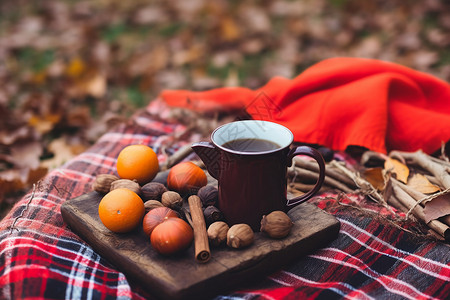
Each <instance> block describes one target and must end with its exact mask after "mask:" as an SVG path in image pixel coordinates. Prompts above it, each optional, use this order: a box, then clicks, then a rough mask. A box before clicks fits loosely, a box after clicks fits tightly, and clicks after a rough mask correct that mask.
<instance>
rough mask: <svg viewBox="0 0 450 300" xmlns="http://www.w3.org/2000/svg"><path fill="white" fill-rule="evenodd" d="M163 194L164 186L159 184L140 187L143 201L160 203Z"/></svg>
mask: <svg viewBox="0 0 450 300" xmlns="http://www.w3.org/2000/svg"><path fill="white" fill-rule="evenodd" d="M164 192H167V188H166V187H165V186H164V184H162V183H159V182H149V183H147V184H144V185H143V186H142V187H141V194H142V199H143V200H144V201H147V200H158V201H161V196H162V194H163V193H164Z"/></svg>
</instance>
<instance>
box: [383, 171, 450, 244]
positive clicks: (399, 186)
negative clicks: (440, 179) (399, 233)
mask: <svg viewBox="0 0 450 300" xmlns="http://www.w3.org/2000/svg"><path fill="white" fill-rule="evenodd" d="M391 180H392V190H393V193H394V195H395V198H396V199H397V200H398V201H399V202H401V204H402V205H404V206H405V207H406V208H407V209H408V210H411V211H412V213H413V215H414V216H415V217H416V218H418V219H419V220H421V221H422V222H424V223H426V222H425V214H424V212H423V208H422V206H420V205H417V201H416V200H415V199H414V198H413V197H412V196H411V195H409V194H408V193H407V192H406V191H405V190H404V189H403V188H404V186H405V185H404V184H403V183H401V182H400V181H398V180H396V179H394V178H391ZM388 201H389V200H388ZM426 224H427V225H428V227H429V228H430V229H432V230H434V231H435V232H436V233H437V234H439V235H440V236H441V237H443V238H444V239H445V240H446V241H450V227H449V226H448V225H446V224H444V223H442V222H440V221H438V220H431V221H430V222H428V223H426Z"/></svg>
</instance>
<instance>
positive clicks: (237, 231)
mask: <svg viewBox="0 0 450 300" xmlns="http://www.w3.org/2000/svg"><path fill="white" fill-rule="evenodd" d="M254 239H255V234H254V232H253V230H252V228H251V227H250V225H248V224H235V225H233V226H231V228H230V229H228V232H227V245H228V246H230V247H232V248H243V247H247V246H250V245H251V244H252V243H253V241H254Z"/></svg>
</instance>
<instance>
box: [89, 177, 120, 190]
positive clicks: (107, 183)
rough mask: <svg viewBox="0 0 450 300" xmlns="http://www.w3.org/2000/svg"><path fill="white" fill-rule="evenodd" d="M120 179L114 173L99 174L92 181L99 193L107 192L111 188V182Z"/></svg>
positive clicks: (94, 188)
mask: <svg viewBox="0 0 450 300" xmlns="http://www.w3.org/2000/svg"><path fill="white" fill-rule="evenodd" d="M116 180H119V177H117V176H116V175H112V174H99V175H97V177H95V180H94V182H93V183H92V189H93V190H94V191H96V192H98V193H102V194H106V193H108V192H109V190H110V189H111V183H112V182H113V181H116Z"/></svg>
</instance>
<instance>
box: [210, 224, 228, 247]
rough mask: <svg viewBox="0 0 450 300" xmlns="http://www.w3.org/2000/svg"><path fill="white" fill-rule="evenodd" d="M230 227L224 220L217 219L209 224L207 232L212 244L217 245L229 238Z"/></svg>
mask: <svg viewBox="0 0 450 300" xmlns="http://www.w3.org/2000/svg"><path fill="white" fill-rule="evenodd" d="M228 229H230V227H228V225H227V223H225V222H223V221H217V222H214V223H212V224H211V225H209V227H208V230H207V233H208V240H209V242H210V243H211V245H212V246H214V247H217V246H219V245H220V244H222V243H224V242H225V241H226V240H227V233H228Z"/></svg>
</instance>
